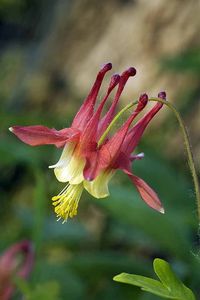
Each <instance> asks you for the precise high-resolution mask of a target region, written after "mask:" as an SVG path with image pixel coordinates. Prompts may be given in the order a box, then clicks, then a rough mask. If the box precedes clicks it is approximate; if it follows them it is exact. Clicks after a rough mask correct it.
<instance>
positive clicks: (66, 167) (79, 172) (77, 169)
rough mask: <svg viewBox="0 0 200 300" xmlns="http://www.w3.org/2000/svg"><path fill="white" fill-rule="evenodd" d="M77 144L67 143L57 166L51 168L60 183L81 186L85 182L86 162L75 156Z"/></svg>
mask: <svg viewBox="0 0 200 300" xmlns="http://www.w3.org/2000/svg"><path fill="white" fill-rule="evenodd" d="M75 147H76V144H74V143H67V144H66V145H65V147H64V149H63V152H62V155H61V157H60V159H59V161H58V162H57V164H55V165H53V166H50V168H54V173H55V176H56V178H57V179H58V181H60V182H68V181H69V182H70V183H71V184H79V183H80V182H82V181H83V179H84V178H83V169H84V166H85V160H84V159H83V158H81V157H79V156H78V155H77V154H75Z"/></svg>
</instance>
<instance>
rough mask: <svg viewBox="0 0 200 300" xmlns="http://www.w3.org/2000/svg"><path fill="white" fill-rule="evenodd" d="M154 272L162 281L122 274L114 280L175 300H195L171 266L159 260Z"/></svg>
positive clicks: (156, 261) (154, 264)
mask: <svg viewBox="0 0 200 300" xmlns="http://www.w3.org/2000/svg"><path fill="white" fill-rule="evenodd" d="M153 266H154V271H155V273H156V275H157V276H158V278H159V279H160V281H158V280H155V279H152V278H148V277H144V276H140V275H132V274H127V273H121V274H119V275H117V276H115V277H114V278H113V279H114V280H115V281H118V282H123V283H128V284H132V285H135V286H138V287H140V288H141V289H142V290H143V291H146V292H149V293H152V294H154V295H157V296H161V297H163V298H167V299H174V300H195V297H194V294H193V293H192V291H191V290H190V289H189V288H187V287H186V286H185V285H184V284H183V283H182V282H181V281H180V280H179V279H178V278H177V276H176V274H175V273H174V272H173V271H172V269H171V267H170V265H169V264H168V263H167V262H166V261H164V260H162V259H159V258H156V259H155V260H154V262H153Z"/></svg>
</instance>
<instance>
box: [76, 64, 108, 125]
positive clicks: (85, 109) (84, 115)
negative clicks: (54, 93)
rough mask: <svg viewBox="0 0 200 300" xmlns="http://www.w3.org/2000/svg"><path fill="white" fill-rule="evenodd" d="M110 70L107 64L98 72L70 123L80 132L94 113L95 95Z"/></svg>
mask: <svg viewBox="0 0 200 300" xmlns="http://www.w3.org/2000/svg"><path fill="white" fill-rule="evenodd" d="M111 69H112V64H111V63H107V64H105V65H104V66H103V67H102V69H101V70H100V71H99V73H98V75H97V77H96V80H95V82H94V85H93V87H92V89H91V91H90V93H89V95H88V96H87V98H86V99H85V101H84V103H83V104H82V106H81V108H80V109H79V111H78V113H77V114H76V116H75V117H74V120H73V123H72V126H73V127H75V128H78V129H80V130H82V129H83V128H84V127H85V126H86V124H87V123H88V121H89V120H90V118H91V117H92V115H93V112H94V105H95V102H96V99H97V95H98V92H99V90H100V87H101V84H102V81H103V78H104V76H105V74H106V73H107V72H108V71H109V70H111Z"/></svg>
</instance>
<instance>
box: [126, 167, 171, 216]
mask: <svg viewBox="0 0 200 300" xmlns="http://www.w3.org/2000/svg"><path fill="white" fill-rule="evenodd" d="M123 171H124V173H126V174H127V175H128V176H129V178H130V179H131V181H132V182H133V184H134V185H135V186H136V188H137V190H138V192H139V194H140V196H141V198H142V199H143V200H144V201H145V202H146V203H147V204H148V206H150V207H151V208H153V209H155V210H157V211H159V212H161V213H164V212H165V211H164V208H163V207H162V204H161V202H160V200H159V198H158V195H157V194H156V192H154V190H153V189H152V188H151V187H150V186H149V185H148V184H147V183H146V182H145V181H144V180H143V179H141V178H139V177H137V176H135V175H133V174H132V173H131V172H130V171H129V170H125V169H124V170H123Z"/></svg>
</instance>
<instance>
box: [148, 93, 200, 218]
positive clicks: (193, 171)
mask: <svg viewBox="0 0 200 300" xmlns="http://www.w3.org/2000/svg"><path fill="white" fill-rule="evenodd" d="M149 101H157V102H160V103H163V104H165V105H167V106H168V107H169V108H170V109H171V110H172V111H173V113H174V114H175V116H176V118H177V120H178V123H179V126H180V129H181V132H182V134H183V139H184V143H185V148H186V152H187V156H188V165H189V168H190V171H191V174H192V178H193V182H194V189H195V194H196V203H197V213H198V219H199V222H200V189H199V182H198V177H197V171H196V168H195V164H194V158H193V153H192V148H191V144H190V140H189V135H188V133H187V130H186V126H185V125H184V122H183V120H182V118H181V116H180V114H179V112H178V111H177V110H176V108H175V107H174V105H173V104H172V103H170V102H167V101H165V100H162V99H160V98H150V99H149Z"/></svg>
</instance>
